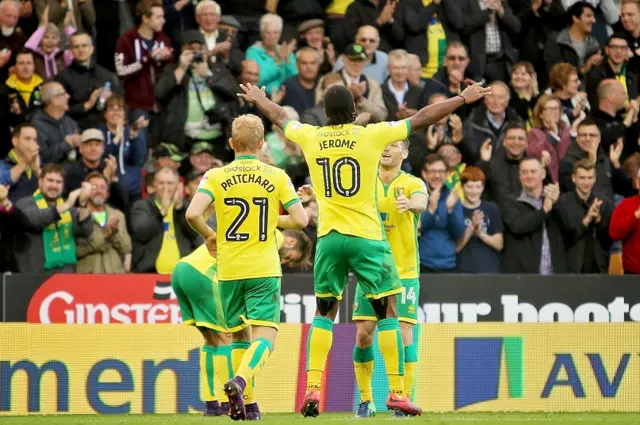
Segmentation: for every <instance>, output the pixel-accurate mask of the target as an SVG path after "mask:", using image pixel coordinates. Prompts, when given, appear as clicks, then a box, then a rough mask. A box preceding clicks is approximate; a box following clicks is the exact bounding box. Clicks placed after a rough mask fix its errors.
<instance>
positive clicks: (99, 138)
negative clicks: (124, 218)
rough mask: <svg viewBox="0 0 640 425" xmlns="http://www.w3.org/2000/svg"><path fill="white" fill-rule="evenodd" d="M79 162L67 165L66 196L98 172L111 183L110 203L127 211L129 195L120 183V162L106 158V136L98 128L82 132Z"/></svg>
mask: <svg viewBox="0 0 640 425" xmlns="http://www.w3.org/2000/svg"><path fill="white" fill-rule="evenodd" d="M78 150H79V151H80V157H79V158H78V161H76V162H72V163H69V164H67V166H66V168H65V179H64V182H65V190H64V193H65V195H66V194H68V193H70V192H72V191H73V190H75V189H78V188H79V187H81V186H82V182H83V181H84V180H85V178H86V177H87V175H88V174H90V173H92V172H94V171H97V172H99V173H101V174H102V175H104V176H105V178H106V179H107V180H108V181H109V185H110V186H109V192H110V193H111V197H110V199H109V203H110V204H111V206H113V207H114V208H117V209H119V210H121V211H127V204H128V198H127V194H126V192H125V190H124V188H123V187H122V185H120V184H119V183H118V177H117V169H118V162H117V160H116V158H115V157H114V156H113V155H109V156H108V157H106V158H103V156H104V134H103V133H102V131H100V130H98V129H97V128H90V129H87V130H85V131H83V132H82V135H81V140H80V146H79V148H78Z"/></svg>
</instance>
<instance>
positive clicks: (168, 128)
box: [154, 30, 237, 160]
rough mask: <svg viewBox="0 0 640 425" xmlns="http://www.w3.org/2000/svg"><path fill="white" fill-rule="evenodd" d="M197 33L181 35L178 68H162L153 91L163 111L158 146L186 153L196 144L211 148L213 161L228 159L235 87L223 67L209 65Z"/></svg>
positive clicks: (203, 44)
mask: <svg viewBox="0 0 640 425" xmlns="http://www.w3.org/2000/svg"><path fill="white" fill-rule="evenodd" d="M204 48H205V40H204V36H203V35H202V33H201V32H200V31H196V30H189V31H185V32H184V33H183V35H182V54H181V55H180V60H179V63H178V64H169V65H167V66H166V67H165V69H164V70H163V71H162V74H161V75H160V78H159V79H158V83H157V84H156V86H155V88H154V92H155V94H156V97H157V98H158V100H159V101H160V103H161V104H162V107H163V112H162V119H161V123H160V126H161V127H162V130H161V133H160V134H162V140H161V142H169V143H172V144H174V145H175V146H176V147H177V148H179V149H180V150H183V151H188V150H189V149H190V148H191V146H193V144H195V143H197V142H207V143H210V144H211V145H212V146H213V150H214V152H215V154H216V157H218V158H220V159H223V160H225V159H231V158H233V153H232V152H231V149H230V148H229V146H228V143H227V137H226V133H227V131H228V130H229V126H230V125H231V122H230V121H231V109H232V108H233V107H235V105H236V104H237V96H236V92H237V83H236V81H235V79H234V78H233V76H232V75H231V74H230V73H229V71H228V70H227V69H226V67H224V66H219V65H218V64H210V62H209V61H207V60H206V54H205V52H204Z"/></svg>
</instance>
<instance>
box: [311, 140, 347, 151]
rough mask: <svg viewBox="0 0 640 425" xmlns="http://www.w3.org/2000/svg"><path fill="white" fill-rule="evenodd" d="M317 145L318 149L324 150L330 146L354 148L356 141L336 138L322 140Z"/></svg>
mask: <svg viewBox="0 0 640 425" xmlns="http://www.w3.org/2000/svg"><path fill="white" fill-rule="evenodd" d="M318 145H319V146H320V150H321V151H324V150H327V149H332V148H347V149H351V150H353V149H355V147H356V142H355V141H353V140H347V139H336V140H333V139H331V140H323V141H322V142H319V143H318Z"/></svg>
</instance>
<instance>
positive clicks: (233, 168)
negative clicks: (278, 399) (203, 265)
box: [186, 115, 308, 420]
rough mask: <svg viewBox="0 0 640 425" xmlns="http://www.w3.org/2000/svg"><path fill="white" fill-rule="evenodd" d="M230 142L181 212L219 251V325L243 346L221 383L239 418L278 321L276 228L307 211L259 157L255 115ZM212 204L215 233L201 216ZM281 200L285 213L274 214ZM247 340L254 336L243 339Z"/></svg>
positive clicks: (297, 225) (300, 223)
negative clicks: (228, 158)
mask: <svg viewBox="0 0 640 425" xmlns="http://www.w3.org/2000/svg"><path fill="white" fill-rule="evenodd" d="M229 144H230V146H231V148H232V149H233V150H234V151H235V160H234V161H233V162H231V163H230V164H228V165H226V166H224V167H220V168H215V169H211V170H209V171H207V173H206V174H205V175H204V176H203V177H202V180H201V181H200V186H199V188H198V190H197V192H196V194H195V196H194V197H193V200H192V201H191V204H190V205H189V208H188V209H187V212H186V218H187V220H188V221H189V224H190V225H191V226H192V227H193V228H194V230H196V231H197V232H198V233H199V234H200V235H202V236H203V237H204V238H205V241H206V244H207V247H208V249H209V250H210V252H211V253H212V255H214V256H216V257H217V260H218V282H219V283H218V288H219V291H220V299H221V301H222V309H223V311H224V314H225V325H226V326H225V328H226V329H228V330H229V332H231V333H233V339H234V341H236V342H244V343H245V344H246V345H245V346H244V347H238V349H233V350H232V353H231V355H232V361H233V362H234V363H239V365H238V367H237V368H236V367H234V369H235V370H236V376H235V378H233V379H231V380H229V381H228V382H227V383H226V384H224V391H225V393H226V395H227V397H228V398H229V404H230V410H229V416H230V417H231V419H233V420H245V419H247V410H246V407H245V401H244V399H243V396H244V393H245V389H246V388H249V389H250V388H251V383H252V382H253V378H254V377H255V375H256V374H257V372H258V371H260V370H262V368H263V367H264V364H265V363H266V361H267V359H268V357H269V355H270V354H271V352H272V351H273V344H274V343H275V339H276V336H277V334H278V326H279V324H280V279H281V276H282V269H281V266H280V258H279V256H278V247H277V245H276V240H275V235H276V228H277V227H280V228H283V229H291V230H298V229H302V228H304V227H306V226H307V224H308V217H307V213H306V212H305V210H304V208H303V207H302V204H301V203H300V199H299V198H298V195H297V194H296V191H295V190H294V188H293V184H292V183H291V179H289V176H287V174H286V173H285V172H284V171H283V170H280V169H278V168H276V167H272V166H270V165H267V164H264V163H262V162H260V161H259V160H258V158H257V155H258V154H259V153H260V152H261V149H262V147H263V145H264V127H263V124H262V120H261V119H260V118H258V117H257V116H255V115H242V116H240V117H238V118H236V119H235V120H234V121H233V124H232V129H231V139H229ZM212 203H214V204H215V210H216V219H217V222H218V233H219V234H220V237H218V234H217V233H216V232H214V231H213V229H211V228H210V227H209V226H208V225H207V222H206V220H205V217H204V216H203V214H204V212H205V211H206V209H207V208H208V207H209V206H210V205H211V204H212ZM280 204H282V205H283V207H284V209H285V210H287V212H288V213H289V215H286V216H279V211H280ZM249 326H251V334H249V329H248V327H249ZM250 338H251V340H252V342H251V344H248V342H249V341H250ZM247 346H248V347H247ZM247 384H249V385H247ZM248 396H249V394H247V397H248ZM246 404H247V405H249V404H253V400H250V399H248V400H247V403H246Z"/></svg>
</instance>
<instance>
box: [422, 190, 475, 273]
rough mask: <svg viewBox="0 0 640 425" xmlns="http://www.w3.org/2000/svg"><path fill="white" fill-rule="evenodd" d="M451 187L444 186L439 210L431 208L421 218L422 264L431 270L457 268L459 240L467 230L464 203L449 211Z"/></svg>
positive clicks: (457, 204) (458, 203) (459, 203)
mask: <svg viewBox="0 0 640 425" xmlns="http://www.w3.org/2000/svg"><path fill="white" fill-rule="evenodd" d="M449 190H450V189H448V188H447V187H446V186H442V189H441V193H440V200H439V201H438V207H437V208H436V211H435V212H434V213H433V214H431V211H429V210H428V209H427V210H426V211H425V212H423V213H422V215H421V217H420V222H421V225H420V237H419V238H418V244H419V247H420V264H422V265H423V266H425V267H428V268H430V269H435V270H448V269H453V268H455V267H456V241H457V240H458V238H459V237H460V236H462V234H463V233H464V230H465V226H464V215H463V212H462V203H461V202H460V201H458V202H457V203H456V205H455V207H453V210H452V211H451V212H450V213H449V212H448V211H447V196H449Z"/></svg>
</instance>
